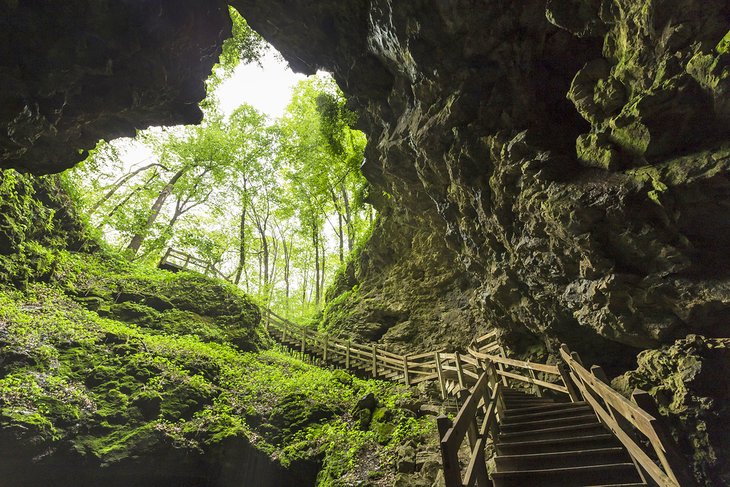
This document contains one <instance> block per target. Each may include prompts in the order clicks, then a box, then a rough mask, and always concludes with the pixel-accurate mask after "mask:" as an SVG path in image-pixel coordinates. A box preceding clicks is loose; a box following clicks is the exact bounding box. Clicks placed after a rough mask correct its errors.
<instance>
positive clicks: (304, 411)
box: [268, 394, 338, 441]
mask: <svg viewBox="0 0 730 487" xmlns="http://www.w3.org/2000/svg"><path fill="white" fill-rule="evenodd" d="M337 413H338V412H337V411H335V410H334V409H332V408H331V407H328V406H325V405H323V404H315V403H313V402H312V400H311V399H310V398H309V397H307V396H306V395H304V394H290V395H288V396H285V397H283V398H282V399H281V400H280V401H279V403H278V404H277V405H276V408H275V409H274V410H273V411H272V413H271V415H270V416H269V420H268V425H269V427H270V430H271V431H272V433H273V434H274V437H275V439H276V441H281V440H282V439H283V438H285V437H288V436H291V435H293V434H294V433H296V432H297V431H300V430H303V429H304V428H305V427H306V426H308V425H311V424H315V423H321V422H323V421H325V420H328V419H330V418H332V417H333V416H335V414H337Z"/></svg>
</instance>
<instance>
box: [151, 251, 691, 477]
mask: <svg viewBox="0 0 730 487" xmlns="http://www.w3.org/2000/svg"><path fill="white" fill-rule="evenodd" d="M179 262H181V264H180V263H179ZM163 264H169V265H171V266H174V267H178V268H180V269H184V270H187V269H191V268H202V269H203V272H204V273H208V272H213V273H214V274H216V275H217V276H220V277H221V278H222V279H225V280H229V279H228V278H227V277H226V276H225V275H224V274H223V273H222V272H220V271H219V270H218V269H216V268H215V266H213V265H212V264H210V263H209V262H206V261H204V260H202V259H198V258H196V257H193V256H191V255H188V254H186V253H184V252H180V251H177V250H174V249H172V248H168V249H167V251H166V253H165V255H164V256H163V258H162V260H161V262H160V265H163ZM264 312H265V316H266V326H267V329H269V330H270V333H271V332H272V331H273V332H274V333H275V334H278V335H279V338H278V339H280V340H281V341H282V342H283V343H285V344H289V345H291V346H296V347H297V348H299V349H300V351H301V353H303V354H304V353H307V354H310V355H314V356H318V357H321V358H322V360H323V361H324V362H329V363H332V362H334V361H338V360H339V361H340V363H342V362H343V361H344V364H345V365H344V366H345V368H346V369H350V370H352V369H357V370H360V371H362V372H364V373H368V374H370V375H372V376H373V377H380V378H385V379H389V380H398V381H402V382H404V383H405V384H407V385H415V384H418V383H420V382H424V381H437V382H438V383H439V385H440V389H441V394H442V397H443V398H444V399H446V396H447V395H448V394H449V393H452V394H453V393H455V389H457V388H458V387H459V386H460V387H461V389H459V391H460V392H459V395H460V397H461V398H462V399H463V405H462V407H461V408H460V410H459V413H458V414H457V416H456V418H455V420H454V422H453V423H451V422H450V421H449V420H448V418H445V417H440V418H439V419H438V425H439V433H440V437H441V442H440V445H441V452H442V460H443V466H444V473H445V480H446V485H447V486H449V487H451V486H460V487H463V486H473V485H477V486H479V487H482V486H487V485H491V483H490V481H489V478H488V476H487V471H486V463H485V458H484V455H485V453H484V447H485V444H486V441H487V438H488V436H489V435H490V434H493V433H494V432H496V431H497V422H498V421H499V414H498V411H501V409H500V407H502V406H500V405H501V404H502V402H503V401H502V396H501V394H502V389H503V388H504V387H506V386H507V385H508V384H509V381H511V380H512V381H518V382H523V383H528V384H531V385H532V386H533V387H534V388H535V392H536V394H537V395H541V394H542V392H541V390H540V388H543V389H549V390H552V391H556V392H559V393H563V394H567V395H569V396H570V398H571V400H572V401H578V400H580V399H581V396H582V399H584V400H585V401H586V402H587V403H588V404H589V405H590V406H591V407H592V408H593V410H594V412H595V413H596V415H597V416H598V418H599V419H600V421H601V422H603V423H604V424H605V425H606V427H607V428H609V429H610V430H611V431H612V432H613V434H614V435H615V436H616V438H618V439H619V440H620V441H621V443H623V445H624V446H625V447H626V449H627V450H628V452H629V454H630V455H631V458H632V460H633V461H634V463H635V464H636V465H637V467H639V468H640V470H641V471H643V472H644V473H646V475H648V476H649V477H651V479H652V480H653V481H654V482H655V483H656V484H657V485H659V486H661V487H680V486H681V487H685V486H692V485H693V483H692V479H691V477H690V476H689V474H688V472H687V471H686V466H685V465H684V462H683V461H682V459H681V457H680V455H679V453H678V451H677V448H676V445H675V444H674V442H673V440H672V439H671V436H670V435H669V434H668V433H667V429H666V427H664V425H663V424H662V422H661V418H660V417H659V415H658V413H657V412H656V406H655V405H654V402H653V401H652V400H651V399H650V398H649V396H648V394H646V393H644V392H643V391H639V390H636V391H634V394H633V396H632V399H633V402H631V401H629V400H628V399H626V398H625V397H623V396H622V395H621V394H619V393H618V392H616V391H615V390H614V389H612V388H611V386H610V384H608V382H607V380H606V378H605V374H603V373H602V370H600V368H597V367H593V368H591V370H590V371H589V370H588V369H586V368H585V367H584V366H583V364H582V363H581V361H580V357H578V355H577V354H575V353H571V352H570V349H569V348H568V347H567V346H566V345H563V346H562V347H561V349H560V355H561V358H562V360H563V362H564V363H562V364H558V365H550V364H541V363H534V362H530V361H523V360H517V359H513V358H509V357H506V356H505V351H504V349H503V348H502V347H501V345H500V344H499V343H498V341H497V338H498V331H497V330H492V331H490V332H488V333H486V334H484V335H481V336H479V337H477V338H475V339H474V340H473V341H472V345H471V346H470V347H468V348H467V353H466V354H461V353H458V352H444V351H438V352H425V353H418V354H414V355H411V354H407V355H400V354H398V353H395V352H391V351H389V350H384V349H382V348H380V346H379V345H377V344H374V343H370V344H360V343H353V342H352V341H351V340H345V339H342V338H337V337H331V336H329V335H327V334H324V333H320V332H318V331H316V330H313V329H311V328H307V327H303V326H300V325H297V324H295V323H292V322H291V321H289V320H287V319H285V318H283V317H281V316H279V315H278V314H276V313H275V312H273V311H271V310H268V309H267V310H264ZM272 336H274V334H272ZM523 371H525V372H523ZM536 372H538V373H541V374H545V375H546V376H551V377H553V378H555V379H556V382H549V380H551V379H550V378H547V380H542V378H540V379H538V378H537V376H536V374H535V373H536ZM652 408H653V409H652ZM479 411H482V412H483V413H484V419H483V420H482V422H481V424H480V425H477V423H476V422H477V413H478V412H479ZM629 428H630V429H631V430H632V431H629V430H628V429H629ZM634 432H639V433H640V434H641V435H642V436H643V437H644V438H646V439H647V441H648V443H649V444H650V445H651V446H652V448H653V450H654V452H653V454H654V456H655V458H656V461H655V460H654V459H653V458H652V457H651V456H650V455H649V454H648V453H647V452H646V451H644V448H643V447H641V446H640V445H639V444H638V443H637V442H636V441H635V440H634V438H633V436H634ZM467 436H468V437H469V444H470V456H469V463H468V465H467V469H466V475H465V476H464V477H462V475H461V469H460V467H459V462H458V456H457V453H458V449H459V447H460V446H461V444H462V443H463V441H464V439H465V438H466V437H467Z"/></svg>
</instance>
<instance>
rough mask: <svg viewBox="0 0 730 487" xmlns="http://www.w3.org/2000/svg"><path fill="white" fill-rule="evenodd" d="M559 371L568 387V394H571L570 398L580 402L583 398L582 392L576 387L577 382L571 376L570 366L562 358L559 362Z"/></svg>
mask: <svg viewBox="0 0 730 487" xmlns="http://www.w3.org/2000/svg"><path fill="white" fill-rule="evenodd" d="M557 365H558V371H559V372H560V378H561V379H563V385H564V386H565V388H566V389H568V395H569V396H570V400H571V401H572V402H578V401H580V400H582V399H583V398H582V397H580V393H579V392H578V390H577V389H576V388H575V384H574V383H573V381H572V380H571V378H570V372H568V366H567V365H566V364H565V362H563V361H562V360H560V361H559V362H558V364H557Z"/></svg>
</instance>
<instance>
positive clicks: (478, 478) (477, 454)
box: [463, 438, 491, 487]
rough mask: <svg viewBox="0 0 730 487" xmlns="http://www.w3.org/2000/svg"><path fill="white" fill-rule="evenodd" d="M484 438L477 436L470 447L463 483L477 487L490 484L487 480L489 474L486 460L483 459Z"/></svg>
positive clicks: (485, 486) (484, 486)
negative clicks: (474, 442) (472, 446)
mask: <svg viewBox="0 0 730 487" xmlns="http://www.w3.org/2000/svg"><path fill="white" fill-rule="evenodd" d="M485 443H486V440H485V439H484V438H479V439H478V440H477V442H476V444H475V445H474V448H472V452H471V455H470V457H469V464H468V465H467V467H466V475H465V476H464V481H463V484H464V485H468V486H471V485H477V486H479V487H482V486H483V487H487V486H488V485H491V482H489V474H488V473H487V462H486V461H485V459H484V446H485Z"/></svg>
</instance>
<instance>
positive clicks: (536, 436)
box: [492, 389, 646, 487]
mask: <svg viewBox="0 0 730 487" xmlns="http://www.w3.org/2000/svg"><path fill="white" fill-rule="evenodd" d="M502 394H503V400H504V407H505V409H504V411H503V413H502V421H501V424H500V433H499V435H498V437H497V440H496V442H495V448H496V456H495V465H496V470H495V471H494V472H492V482H493V484H494V486H495V487H523V486H532V485H536V486H537V485H539V486H545V487H552V486H555V487H574V486H599V485H600V486H622V487H624V486H625V487H628V486H642V485H646V484H645V483H644V482H643V481H642V479H641V477H640V476H639V473H638V471H637V469H636V466H635V465H634V463H633V462H632V461H631V457H629V455H628V453H627V451H626V449H625V448H624V447H623V445H621V443H620V442H619V441H618V440H617V439H616V437H615V436H613V435H612V434H611V432H610V431H609V430H607V429H606V428H605V427H604V426H603V425H602V424H601V423H600V422H599V421H598V419H597V418H596V415H595V413H594V412H593V410H592V409H591V407H590V406H589V405H588V404H587V403H585V402H582V401H581V402H557V401H555V400H553V399H546V398H540V397H537V396H533V395H530V394H526V393H524V392H521V391H516V390H513V389H505V390H503V391H502Z"/></svg>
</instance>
